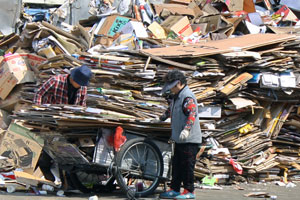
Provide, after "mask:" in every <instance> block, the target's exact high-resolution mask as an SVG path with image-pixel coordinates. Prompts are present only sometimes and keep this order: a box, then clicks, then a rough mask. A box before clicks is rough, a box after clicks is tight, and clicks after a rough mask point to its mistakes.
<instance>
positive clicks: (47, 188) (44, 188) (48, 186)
mask: <svg viewBox="0 0 300 200" xmlns="http://www.w3.org/2000/svg"><path fill="white" fill-rule="evenodd" d="M42 189H43V190H45V191H50V192H53V191H54V187H53V186H51V185H47V184H43V185H42Z"/></svg>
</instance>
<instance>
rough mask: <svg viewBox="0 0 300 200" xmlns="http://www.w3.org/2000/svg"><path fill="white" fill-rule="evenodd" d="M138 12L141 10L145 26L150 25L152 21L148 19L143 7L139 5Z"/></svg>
mask: <svg viewBox="0 0 300 200" xmlns="http://www.w3.org/2000/svg"><path fill="white" fill-rule="evenodd" d="M140 10H141V15H142V19H143V22H144V23H146V24H147V25H150V24H151V23H152V20H151V19H150V18H149V16H148V14H147V12H146V10H145V7H144V5H140Z"/></svg>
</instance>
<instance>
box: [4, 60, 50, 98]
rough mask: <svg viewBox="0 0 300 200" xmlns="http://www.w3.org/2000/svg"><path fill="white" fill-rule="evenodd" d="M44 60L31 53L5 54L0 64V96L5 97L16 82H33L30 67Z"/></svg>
mask: <svg viewBox="0 0 300 200" xmlns="http://www.w3.org/2000/svg"><path fill="white" fill-rule="evenodd" d="M45 60H46V59H45V58H42V57H39V56H35V55H32V54H13V55H10V56H6V57H5V58H4V59H3V61H2V62H1V64H0V98H1V99H5V98H6V97H7V96H8V94H9V93H10V92H11V91H12V89H13V88H14V87H15V86H16V85H17V84H21V83H27V82H34V81H35V76H34V73H33V71H31V69H30V67H31V66H32V67H36V66H37V65H38V64H41V63H42V62H43V61H45Z"/></svg>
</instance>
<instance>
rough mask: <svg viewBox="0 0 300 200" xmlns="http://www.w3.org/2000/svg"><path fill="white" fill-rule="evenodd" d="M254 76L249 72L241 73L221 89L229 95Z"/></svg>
mask: <svg viewBox="0 0 300 200" xmlns="http://www.w3.org/2000/svg"><path fill="white" fill-rule="evenodd" d="M252 77H253V76H252V75H251V74H249V73H247V72H245V73H243V74H241V75H239V76H238V77H237V78H235V79H233V80H232V81H231V82H230V83H228V84H227V85H225V87H224V88H223V89H222V90H221V92H222V93H223V94H226V95H229V94H230V93H232V92H233V91H234V90H236V89H237V88H239V87H240V86H242V85H243V84H244V83H246V82H247V81H248V80H250V79H251V78H252Z"/></svg>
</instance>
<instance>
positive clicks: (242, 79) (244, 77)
mask: <svg viewBox="0 0 300 200" xmlns="http://www.w3.org/2000/svg"><path fill="white" fill-rule="evenodd" d="M252 77H253V76H252V75H251V74H249V73H247V72H245V73H243V74H241V75H239V76H238V77H237V78H235V79H234V80H233V81H231V82H230V83H231V84H232V85H237V84H243V83H246V82H247V81H248V80H250V79H251V78H252Z"/></svg>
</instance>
